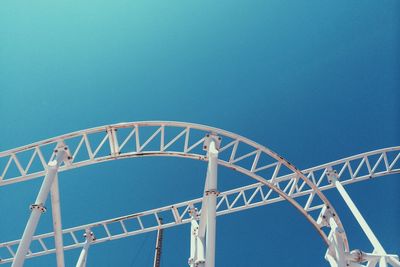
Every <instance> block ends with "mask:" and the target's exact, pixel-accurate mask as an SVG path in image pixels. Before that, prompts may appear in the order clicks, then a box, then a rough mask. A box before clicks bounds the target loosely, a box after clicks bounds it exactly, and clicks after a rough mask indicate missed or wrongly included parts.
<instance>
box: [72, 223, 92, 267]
mask: <svg viewBox="0 0 400 267" xmlns="http://www.w3.org/2000/svg"><path fill="white" fill-rule="evenodd" d="M84 237H85V239H86V240H85V242H84V243H83V247H82V250H81V253H80V254H79V258H78V262H77V263H76V267H85V266H86V261H87V256H88V253H89V247H90V245H91V243H92V242H93V241H94V240H96V238H95V236H94V234H93V232H92V231H90V229H89V228H87V229H85V234H84Z"/></svg>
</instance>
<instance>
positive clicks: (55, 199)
mask: <svg viewBox="0 0 400 267" xmlns="http://www.w3.org/2000/svg"><path fill="white" fill-rule="evenodd" d="M50 196H51V211H52V215H53V229H54V243H55V247H56V258H57V267H64V266H65V264H64V245H63V236H62V224H61V208H60V193H59V187H58V177H57V175H56V177H54V181H53V184H52V186H51V190H50Z"/></svg>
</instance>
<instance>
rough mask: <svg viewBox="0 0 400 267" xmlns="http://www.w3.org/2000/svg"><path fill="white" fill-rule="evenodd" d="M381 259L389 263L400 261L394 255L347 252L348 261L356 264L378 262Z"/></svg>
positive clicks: (356, 250) (357, 250) (357, 251)
mask: <svg viewBox="0 0 400 267" xmlns="http://www.w3.org/2000/svg"><path fill="white" fill-rule="evenodd" d="M381 258H385V259H386V261H387V262H390V261H391V260H395V261H398V259H399V257H398V256H397V255H394V254H379V253H376V252H373V253H366V252H363V251H361V250H359V249H355V250H352V251H350V252H346V259H347V260H349V261H351V262H356V263H365V262H378V261H379V260H380V259H381Z"/></svg>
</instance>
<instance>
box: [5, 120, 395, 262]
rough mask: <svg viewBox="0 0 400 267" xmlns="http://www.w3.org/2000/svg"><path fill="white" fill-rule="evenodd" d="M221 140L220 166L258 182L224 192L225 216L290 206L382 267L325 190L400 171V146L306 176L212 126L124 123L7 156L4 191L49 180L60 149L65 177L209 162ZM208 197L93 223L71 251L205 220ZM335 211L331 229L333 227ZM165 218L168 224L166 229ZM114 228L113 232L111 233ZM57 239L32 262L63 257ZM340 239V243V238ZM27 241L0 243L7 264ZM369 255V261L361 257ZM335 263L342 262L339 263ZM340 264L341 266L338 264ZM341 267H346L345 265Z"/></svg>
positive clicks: (329, 237) (351, 257) (76, 233)
mask: <svg viewBox="0 0 400 267" xmlns="http://www.w3.org/2000/svg"><path fill="white" fill-rule="evenodd" d="M210 135H213V136H217V137H218V138H219V140H221V143H220V145H219V157H218V164H219V165H220V166H224V167H228V168H230V169H233V170H235V171H238V172H240V173H243V174H245V175H247V176H249V177H251V178H253V179H255V180H256V181H257V182H256V183H254V184H251V185H248V186H244V187H240V188H236V189H233V190H229V191H225V192H221V193H220V194H219V195H218V197H217V215H224V214H229V213H233V212H237V211H241V210H245V209H249V208H253V207H258V206H263V205H267V204H272V203H275V202H279V201H284V200H287V201H289V202H290V203H291V204H292V205H293V206H294V207H295V208H296V209H298V210H299V211H300V212H301V213H302V214H303V215H304V216H305V217H306V218H307V220H308V221H309V222H310V223H311V224H312V225H313V226H314V227H315V229H316V230H317V232H318V233H319V235H320V236H321V237H322V239H323V240H324V241H325V243H326V244H327V246H328V253H327V254H330V255H334V253H333V252H332V251H331V249H332V244H333V243H334V242H335V241H334V238H333V233H332V231H331V227H332V224H333V225H335V226H337V227H338V229H341V231H340V234H339V236H340V239H341V240H342V242H343V250H344V252H345V253H347V254H348V255H347V256H346V262H348V263H349V264H351V266H364V265H361V264H362V262H364V263H365V264H367V265H366V266H375V265H376V264H377V263H378V262H379V259H380V258H381V257H382V255H381V256H379V255H378V256H377V254H376V253H375V254H368V255H367V254H365V253H359V254H357V255H358V258H356V256H355V254H356V253H354V252H353V253H351V252H350V248H349V245H348V241H347V236H346V233H345V231H344V230H343V229H344V228H343V225H342V223H341V221H340V217H339V215H338V214H337V213H336V211H335V209H334V207H333V206H332V204H331V203H330V202H329V200H328V199H327V198H326V197H325V196H324V194H323V193H322V191H324V190H328V189H331V188H334V187H335V185H334V183H332V181H331V179H329V178H330V177H329V173H330V171H332V170H336V171H337V177H338V180H339V182H340V184H342V185H346V184H350V183H356V182H360V181H364V180H368V179H371V178H376V177H379V176H384V175H389V174H394V173H399V172H400V163H399V162H400V160H399V158H400V147H391V148H386V149H381V150H376V151H371V152H367V153H364V154H360V155H356V156H352V157H349V158H345V159H341V160H338V161H334V162H331V163H327V164H324V165H320V166H317V167H313V168H310V169H306V170H303V171H300V170H298V169H297V168H296V167H295V166H294V165H292V164H291V163H289V162H288V161H287V160H285V159H284V158H283V157H281V156H280V155H278V154H276V153H275V152H273V151H271V150H270V149H268V148H266V147H264V146H262V145H259V144H257V143H255V142H253V141H251V140H249V139H247V138H244V137H242V136H239V135H236V134H233V133H230V132H227V131H224V130H221V129H217V128H212V127H208V126H203V125H198V124H189V123H181V122H164V121H154V122H134V123H120V124H115V125H109V126H103V127H98V128H93V129H87V130H83V131H78V132H74V133H70V134H66V135H62V136H59V137H55V138H51V139H48V140H44V141H41V142H37V143H33V144H31V145H27V146H23V147H20V148H16V149H12V150H8V151H5V152H1V153H0V168H1V169H0V174H1V176H0V186H5V185H9V184H13V183H18V182H23V181H27V180H30V179H35V178H38V177H42V176H44V175H45V174H46V171H47V168H48V162H50V161H52V160H53V159H54V158H55V155H56V153H55V152H56V151H55V150H57V148H59V147H63V148H65V151H66V152H67V156H66V157H65V160H64V162H62V163H61V166H60V168H59V170H58V171H59V172H63V171H66V170H70V169H73V168H78V167H82V166H86V165H91V164H95V163H100V162H104V161H109V160H116V159H123V158H134V157H144V156H172V157H185V158H191V159H197V160H202V161H208V157H207V152H206V149H204V148H205V147H204V146H205V141H206V140H207V137H208V136H210ZM201 203H202V198H198V199H193V200H189V201H185V202H181V203H176V204H173V205H170V206H166V207H162V208H157V209H153V210H148V211H144V212H140V213H135V214H131V215H127V216H123V217H118V218H113V219H109V220H104V221H101V222H95V223H90V224H87V225H82V226H78V227H74V228H69V229H64V230H62V235H63V236H64V237H69V238H64V239H65V240H69V241H66V242H64V244H63V245H62V246H63V249H64V250H68V249H74V248H79V247H84V246H85V244H86V243H87V242H85V239H82V234H83V233H85V232H86V233H87V230H88V229H90V231H92V233H94V235H95V236H96V240H92V244H96V243H101V242H105V241H109V240H114V239H119V238H124V237H128V236H132V235H137V234H141V233H146V232H149V231H154V230H157V229H160V228H168V227H172V226H177V225H180V224H185V223H189V222H191V220H192V217H191V214H190V211H191V210H192V209H193V208H197V210H198V211H199V214H201ZM327 211H329V214H331V215H333V216H331V223H329V222H328V221H327V220H326V216H325V215H326V214H327ZM160 217H162V218H163V223H162V224H161V223H160ZM111 229H112V230H111ZM54 236H55V234H54V232H51V233H45V234H38V235H35V236H34V237H33V241H32V242H37V243H38V244H39V245H38V246H35V247H36V248H39V249H36V251H31V250H29V252H28V254H27V258H30V257H36V256H41V255H46V254H50V253H55V252H56V248H55V246H54V244H53V246H51V245H49V244H52V243H54V242H49V240H54ZM335 238H336V237H335ZM20 241H21V240H14V241H10V242H5V243H2V244H0V253H1V254H0V257H1V258H2V260H1V262H0V263H7V262H12V261H13V259H14V256H15V253H16V251H15V248H16V247H18V245H19V244H20ZM360 255H361V256H360ZM383 256H384V257H385V259H386V261H387V263H389V264H392V265H393V266H398V265H397V263H398V261H397V259H396V257H395V256H393V255H389V256H388V255H383ZM332 257H334V258H335V256H332ZM335 261H336V259H335ZM330 263H331V265H332V262H331V261H330ZM339 266H340V265H339Z"/></svg>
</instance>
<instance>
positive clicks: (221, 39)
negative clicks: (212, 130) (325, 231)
mask: <svg viewBox="0 0 400 267" xmlns="http://www.w3.org/2000/svg"><path fill="white" fill-rule="evenodd" d="M399 10H400V3H399V2H398V1H396V0H384V1H363V2H359V1H345V0H339V1H317V0H309V1H292V0H291V1H290V0H288V1H277V0H271V1H261V0H254V1H250V2H249V1H227V0H221V1H209V0H205V1H177V0H172V1H156V0H150V1H149V0H146V1H144V0H137V1H122V0H118V1H103V0H100V1H91V0H88V1H75V0H72V1H44V0H39V1H33V2H28V1H22V2H19V1H17V2H16V1H9V0H6V1H3V2H2V3H1V4H0V92H1V94H0V118H1V125H2V131H1V132H0V137H1V140H2V141H1V142H0V150H6V149H10V148H14V147H17V146H22V145H25V144H29V143H31V142H35V141H38V140H42V139H46V138H49V137H53V136H56V135H60V134H64V133H68V132H72V131H76V130H80V129H85V128H90V127H95V126H99V125H106V124H111V123H118V122H124V121H140V120H176V121H187V122H195V123H200V124H206V125H210V126H215V127H218V128H222V129H226V130H229V131H232V132H235V133H238V134H240V135H243V136H246V137H248V138H250V139H252V140H254V141H256V142H258V143H260V144H263V145H265V146H267V147H269V148H271V149H273V150H274V151H276V152H278V153H279V154H281V155H282V156H284V157H285V158H287V159H288V160H289V161H290V162H292V163H293V164H295V165H296V166H297V167H298V168H300V169H304V168H307V167H311V166H314V165H318V164H321V163H325V162H328V161H333V160H336V159H339V158H342V157H346V156H350V155H353V154H357V153H361V152H366V151H369V150H374V149H378V148H384V147H389V146H396V145H399V144H400V138H399V136H400V127H399V123H398V122H399V119H400V104H399V100H400V75H399V74H400V73H399V70H400V68H399V67H400V52H399V47H400V36H399V33H400V29H399V28H400V12H399ZM205 171H206V164H204V162H197V161H192V160H186V159H175V158H146V159H127V160H120V161H114V162H107V163H104V164H100V165H94V166H89V167H84V168H80V169H76V170H72V171H69V172H65V173H62V174H61V175H60V185H61V192H60V193H61V201H62V203H63V206H62V213H63V225H64V228H66V227H72V226H76V225H79V224H84V223H89V222H94V221H97V220H102V219H107V218H111V217H115V216H119V215H125V214H129V213H133V212H139V211H143V210H145V209H150V208H156V207H161V206H163V205H167V204H172V203H175V202H177V201H183V200H189V199H191V198H196V197H199V196H201V194H202V186H203V184H204V177H205ZM399 178H400V177H399V175H393V176H390V177H383V178H380V179H377V180H374V181H368V182H364V183H360V184H355V185H351V186H348V187H347V188H348V191H349V193H350V194H351V196H352V197H353V198H354V201H355V202H356V203H357V205H358V206H359V208H360V210H361V211H362V213H363V214H364V215H365V217H366V219H367V221H368V222H369V223H370V225H371V227H372V228H373V229H374V231H375V233H376V235H377V236H378V237H379V239H380V240H381V242H382V244H383V245H384V247H385V248H386V250H387V251H388V252H390V253H396V254H399V253H400V251H399V248H400V241H399V239H398V236H400V231H399V228H398V225H399V222H400V215H399V214H400V203H399V194H398V188H399V186H400V182H399ZM40 182H41V179H36V180H33V181H29V182H26V183H20V184H15V185H10V186H6V187H0V203H1V204H0V207H1V210H2V212H1V216H0V241H1V242H4V241H8V240H12V239H17V238H20V236H21V234H22V232H23V229H24V226H25V223H26V221H27V219H28V216H29V210H28V208H27V207H28V206H29V204H31V203H32V202H33V201H34V199H35V196H36V192H37V191H38V189H39V186H40ZM219 182H220V187H221V188H231V187H234V186H237V185H242V184H247V183H251V182H252V181H251V180H249V178H247V177H243V176H241V175H239V174H237V173H234V172H232V171H230V170H221V173H220V180H219ZM327 196H328V197H329V199H331V201H332V202H333V203H334V205H335V207H336V208H337V209H338V211H339V212H340V215H341V218H342V220H343V222H344V226H345V228H346V230H347V232H348V236H349V238H350V245H351V247H352V249H355V248H361V249H364V250H370V249H371V246H370V245H369V244H368V243H367V240H366V238H365V237H364V236H363V235H362V232H361V230H360V229H359V228H358V227H357V225H355V221H354V219H353V218H352V217H351V216H350V214H349V212H348V211H347V209H346V207H345V206H344V205H343V202H342V201H341V200H340V198H339V197H338V196H337V194H336V193H335V192H329V193H327ZM45 217H46V218H45ZM50 218H51V216H50V214H47V215H44V216H43V221H42V222H41V224H40V225H39V228H38V232H45V231H48V230H49V229H51V227H50V226H51V224H50V223H51V220H50ZM217 224H218V234H217V259H216V261H217V266H221V267H223V266H232V267H242V266H327V262H326V261H325V260H324V259H323V256H324V253H325V249H326V248H325V246H324V244H323V242H322V239H321V238H320V237H319V236H318V234H317V232H316V231H315V230H314V229H313V228H312V226H311V225H310V224H309V223H308V222H307V221H306V220H305V218H303V217H302V216H301V215H300V214H299V213H298V212H297V211H296V210H295V209H294V208H293V207H291V206H290V205H289V204H288V203H277V204H274V205H270V206H268V207H261V208H256V209H252V210H248V211H244V212H241V213H237V214H232V215H226V216H223V217H219V218H218V221H217ZM154 242H155V233H150V234H145V235H141V236H135V237H131V238H127V239H124V240H117V241H112V242H107V243H104V244H99V245H96V246H93V247H92V248H91V249H90V254H89V260H88V266H100V267H101V266H144V267H147V266H151V264H152V255H153V250H154ZM138 251H139V252H138ZM79 252H80V251H79V250H73V251H68V252H66V263H67V266H74V264H75V262H76V260H77V257H78V255H79ZM136 255H139V256H136ZM188 257H189V225H184V226H180V227H177V228H173V229H168V230H166V231H165V243H164V252H163V259H162V266H163V267H169V266H187V259H188ZM53 265H55V256H54V255H51V256H46V257H42V258H36V259H32V260H28V261H26V266H53Z"/></svg>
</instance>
